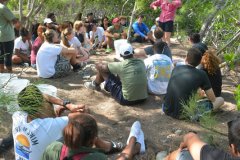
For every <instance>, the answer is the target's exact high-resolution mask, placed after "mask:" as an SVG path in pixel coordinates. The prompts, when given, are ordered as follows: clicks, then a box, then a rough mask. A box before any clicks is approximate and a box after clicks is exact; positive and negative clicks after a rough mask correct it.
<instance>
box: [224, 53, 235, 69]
mask: <svg viewBox="0 0 240 160" xmlns="http://www.w3.org/2000/svg"><path fill="white" fill-rule="evenodd" d="M235 59H236V54H234V53H225V54H224V60H225V61H226V62H227V63H228V65H229V66H230V69H234V60H235Z"/></svg>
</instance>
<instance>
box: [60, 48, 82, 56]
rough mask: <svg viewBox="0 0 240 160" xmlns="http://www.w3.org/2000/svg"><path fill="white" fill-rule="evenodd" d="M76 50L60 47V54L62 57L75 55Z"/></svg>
mask: <svg viewBox="0 0 240 160" xmlns="http://www.w3.org/2000/svg"><path fill="white" fill-rule="evenodd" d="M77 52H78V51H77V50H76V49H75V48H66V47H62V51H61V54H62V55H63V56H64V55H66V56H67V55H69V54H76V55H77Z"/></svg>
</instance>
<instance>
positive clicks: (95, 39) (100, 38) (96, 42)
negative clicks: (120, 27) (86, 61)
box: [89, 24, 105, 49]
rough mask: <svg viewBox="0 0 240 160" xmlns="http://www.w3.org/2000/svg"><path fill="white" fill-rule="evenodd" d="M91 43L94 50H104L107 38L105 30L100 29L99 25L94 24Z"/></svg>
mask: <svg viewBox="0 0 240 160" xmlns="http://www.w3.org/2000/svg"><path fill="white" fill-rule="evenodd" d="M89 34H90V41H91V42H92V44H93V49H96V48H102V46H103V43H104V40H105V36H104V29H103V28H102V27H98V26H97V24H93V28H92V31H90V33H89Z"/></svg>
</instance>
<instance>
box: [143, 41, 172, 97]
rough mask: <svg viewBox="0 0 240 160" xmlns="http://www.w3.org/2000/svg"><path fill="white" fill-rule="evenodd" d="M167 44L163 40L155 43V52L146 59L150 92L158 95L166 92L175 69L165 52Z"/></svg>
mask: <svg viewBox="0 0 240 160" xmlns="http://www.w3.org/2000/svg"><path fill="white" fill-rule="evenodd" d="M166 45H167V44H166V43H165V42H162V41H157V42H156V43H154V45H153V50H154V53H155V54H154V55H152V56H150V57H148V58H147V59H145V60H144V63H145V66H146V70H147V78H148V92H149V93H152V94H156V95H162V94H166V92H167V86H168V82H169V79H170V77H171V73H172V69H173V63H172V60H171V59H170V58H169V57H168V56H166V55H164V54H163V52H164V47H165V46H166Z"/></svg>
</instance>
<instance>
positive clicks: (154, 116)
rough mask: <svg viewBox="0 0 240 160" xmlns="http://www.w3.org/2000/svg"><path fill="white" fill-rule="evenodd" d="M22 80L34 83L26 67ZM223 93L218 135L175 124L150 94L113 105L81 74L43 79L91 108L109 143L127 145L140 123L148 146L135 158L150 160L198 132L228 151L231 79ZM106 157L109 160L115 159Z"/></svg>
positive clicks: (178, 53)
mask: <svg viewBox="0 0 240 160" xmlns="http://www.w3.org/2000/svg"><path fill="white" fill-rule="evenodd" d="M171 49H172V52H173V55H174V58H179V57H184V56H185V54H186V49H185V48H184V47H182V46H180V45H173V46H172V47H171ZM114 57H115V56H114V54H111V55H105V54H104V55H96V56H92V57H91V62H90V63H95V62H97V61H113V59H114ZM20 70H21V68H15V69H14V71H15V72H19V71H20ZM22 77H23V78H27V79H29V80H31V81H32V82H33V81H36V80H39V79H38V78H37V76H36V71H35V70H33V69H31V68H29V69H28V70H27V71H26V72H25V73H23V74H22ZM223 79H224V81H223V93H222V96H223V97H224V98H225V101H226V103H225V104H224V106H223V107H222V110H221V112H218V113H217V119H218V124H217V125H216V127H215V130H217V131H218V132H220V133H221V134H219V133H216V132H212V131H210V130H208V129H205V128H202V127H201V126H200V125H199V124H194V123H189V122H185V121H178V120H175V119H172V118H170V117H168V116H166V115H164V114H163V112H162V111H161V104H162V100H163V97H160V96H153V95H150V96H149V98H148V100H147V101H146V102H145V103H144V104H141V105H136V106H133V107H128V106H121V105H119V104H118V103H116V102H115V101H114V100H113V99H112V98H111V97H110V96H109V95H108V94H107V93H106V92H96V91H91V90H88V89H86V88H85V87H84V86H83V82H84V81H85V79H83V74H82V73H73V72H72V73H70V75H69V76H68V77H65V78H62V79H56V80H45V79H44V80H42V79H41V81H43V82H44V83H47V84H51V85H54V86H56V87H57V88H58V95H59V97H65V98H68V99H70V100H71V101H72V102H74V103H84V104H86V105H87V106H89V108H90V109H91V114H93V115H94V116H95V117H96V119H97V121H98V125H99V131H100V132H99V136H100V137H103V138H105V139H109V140H115V141H121V142H123V143H126V140H127V137H128V134H129V130H130V127H131V125H132V123H133V122H134V121H136V120H139V121H140V122H141V124H142V129H143V131H144V133H145V138H146V144H147V146H148V149H147V153H146V154H144V155H141V156H137V157H136V159H144V160H152V159H155V155H154V153H155V152H157V151H159V150H168V151H170V150H174V149H176V148H177V147H178V145H179V142H180V141H181V139H182V135H183V134H184V133H187V132H188V131H190V130H194V131H197V132H198V133H199V134H200V135H201V137H203V138H206V135H209V134H211V135H213V137H214V142H216V143H217V144H218V145H219V146H221V147H224V149H227V146H228V141H227V136H226V134H227V125H226V123H227V122H228V121H229V120H231V119H233V117H234V116H235V115H237V114H238V113H237V111H236V110H235V108H236V103H235V101H234V97H233V91H234V85H236V84H235V83H234V82H233V81H232V80H231V79H230V77H229V76H228V77H223ZM1 118H2V119H4V121H3V120H2V121H1V123H0V137H3V136H4V135H6V133H7V132H8V130H9V128H8V127H6V126H11V117H10V116H7V115H6V114H5V115H4V117H2V115H1ZM176 130H181V131H182V133H181V134H180V135H178V134H175V132H176ZM11 153H12V150H11V151H9V152H8V154H7V155H5V156H7V157H8V158H7V159H12V158H13V156H11ZM113 157H114V156H109V159H114V158H113Z"/></svg>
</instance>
